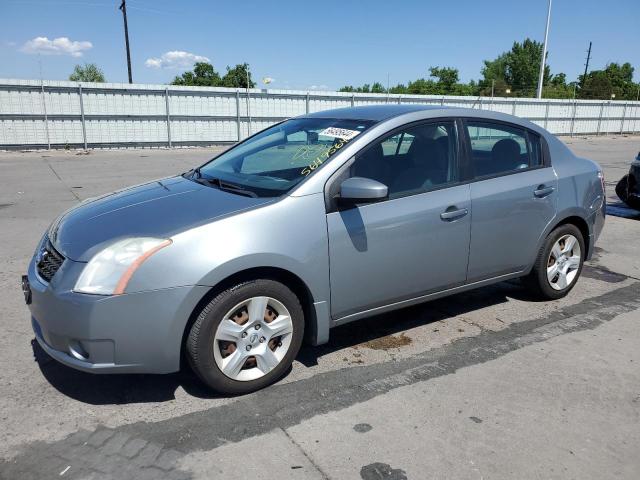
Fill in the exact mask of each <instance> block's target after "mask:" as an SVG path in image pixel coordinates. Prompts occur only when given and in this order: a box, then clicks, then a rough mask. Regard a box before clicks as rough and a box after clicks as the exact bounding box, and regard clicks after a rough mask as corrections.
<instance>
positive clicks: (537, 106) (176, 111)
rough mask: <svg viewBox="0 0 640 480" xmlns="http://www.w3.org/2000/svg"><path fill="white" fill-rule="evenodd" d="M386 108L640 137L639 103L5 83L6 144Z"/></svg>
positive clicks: (94, 141) (169, 136) (180, 139)
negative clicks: (504, 116) (472, 114)
mask: <svg viewBox="0 0 640 480" xmlns="http://www.w3.org/2000/svg"><path fill="white" fill-rule="evenodd" d="M380 103H420V104H437V105H450V106H460V107H471V108H481V109H485V110H495V111H499V112H504V113H509V114H513V115H517V116H519V117H524V118H528V119H529V120H531V121H533V122H535V123H537V124H539V125H541V126H543V127H545V128H547V129H548V130H549V131H551V132H552V133H555V134H558V135H571V134H599V135H607V134H614V133H639V132H640V102H631V101H629V102H626V101H611V102H610V101H601V100H598V101H588V100H577V101H573V100H537V99H530V98H494V99H492V98H490V97H453V96H445V97H439V96H431V95H429V96H424V95H413V96H411V95H386V94H363V93H355V94H351V93H339V92H317V91H311V92H306V91H296V90H260V89H252V90H250V94H249V101H247V91H246V90H243V89H232V88H212V87H180V86H167V85H141V84H134V85H129V84H120V83H76V82H57V81H45V82H42V83H41V82H40V81H37V80H7V79H0V148H42V147H44V148H46V147H48V146H49V145H51V146H52V147H64V146H66V145H68V146H70V147H78V146H79V147H82V146H84V145H85V144H86V145H87V146H88V147H101V146H122V145H125V146H126V145H131V146H135V145H158V146H165V145H169V144H170V143H171V145H172V146H180V145H198V144H215V143H230V142H236V141H238V140H239V139H242V138H245V137H246V136H247V135H248V134H249V133H255V132H257V131H259V130H261V129H263V128H265V127H267V126H269V125H271V124H273V123H275V122H277V121H280V120H282V119H285V118H288V117H293V116H296V115H302V114H304V113H306V112H316V111H320V110H326V109H331V108H339V107H348V106H351V105H368V104H380ZM167 106H168V108H167ZM83 124H84V128H83Z"/></svg>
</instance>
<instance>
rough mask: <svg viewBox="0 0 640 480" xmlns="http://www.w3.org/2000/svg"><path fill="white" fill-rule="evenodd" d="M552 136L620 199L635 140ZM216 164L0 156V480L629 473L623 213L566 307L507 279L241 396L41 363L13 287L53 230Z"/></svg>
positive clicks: (179, 379) (636, 291) (318, 351)
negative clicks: (120, 196)
mask: <svg viewBox="0 0 640 480" xmlns="http://www.w3.org/2000/svg"><path fill="white" fill-rule="evenodd" d="M564 140H565V141H566V143H567V144H569V146H570V148H572V149H573V150H574V151H576V152H577V153H578V154H580V155H581V156H586V157H590V158H593V159H594V160H597V161H598V162H600V164H601V165H602V166H603V167H604V169H605V177H606V180H607V185H608V194H609V195H608V197H609V198H608V201H609V203H610V204H611V205H612V206H614V207H615V206H617V204H618V203H619V202H618V200H617V197H615V193H614V191H613V188H614V186H615V183H616V182H617V180H618V179H619V178H620V177H621V176H622V175H624V174H625V173H626V171H627V170H628V164H629V162H630V161H631V159H632V158H633V157H634V156H635V155H636V154H637V152H638V150H640V137H634V138H632V137H628V138H624V137H606V138H605V137H599V138H573V139H568V138H565V139H564ZM212 151H213V149H180V150H149V149H148V150H111V151H93V152H90V153H88V154H84V153H83V152H77V151H68V152H65V151H59V152H42V151H41V152H26V153H20V152H13V153H2V152H0V239H1V240H2V242H0V287H1V288H0V305H2V307H3V308H2V313H1V314H0V364H1V365H2V367H3V368H2V369H0V385H2V390H1V393H0V478H7V479H18V478H20V479H23V478H36V479H44V478H74V479H76V478H91V479H99V478H117V479H125V478H136V479H143V478H184V479H191V478H194V479H200V478H225V479H236V478H238V479H241V478H242V479H245V478H250V479H257V478H320V479H327V478H330V479H359V478H362V479H365V480H372V479H405V478H407V479H423V478H505V479H512V478H581V479H585V478H593V479H601V478H628V479H637V478H640V457H639V456H638V452H639V451H640V367H639V366H640V349H639V348H638V344H639V343H640V255H639V253H640V249H639V247H638V245H639V240H638V239H639V238H640V221H638V219H639V218H640V213H639V212H634V211H631V210H622V211H623V214H624V215H625V216H628V217H631V218H622V217H616V216H609V217H608V218H607V223H606V226H605V230H604V232H603V234H602V236H601V238H600V240H599V243H598V245H597V250H596V254H595V255H594V258H593V260H592V261H590V262H589V264H588V265H587V266H586V267H585V269H584V271H583V276H582V278H581V279H580V281H579V284H578V285H577V287H576V288H575V289H574V290H573V291H572V292H571V293H570V294H569V296H568V297H567V298H564V299H562V300H559V301H556V302H536V301H534V300H533V299H531V298H530V297H529V296H528V294H527V292H526V290H524V289H523V288H522V287H521V286H520V285H519V284H518V283H517V282H510V283H502V284H498V285H495V286H491V287H487V288H483V289H480V290H476V291H474V292H469V293H464V294H459V295H456V296H453V297H449V298H447V299H442V300H437V301H434V302H431V303H427V304H424V305H422V306H418V307H412V308H408V309H405V310H401V311H398V312H395V313H392V314H387V315H383V316H379V317H375V318H371V319H367V320H364V321H361V322H357V323H353V324H349V325H345V326H343V327H339V328H337V329H335V330H332V334H331V341H330V343H329V344H328V345H324V346H322V347H318V348H312V347H305V348H303V350H302V352H301V354H300V355H299V358H298V359H297V361H296V362H295V364H294V367H293V369H292V371H291V373H290V374H289V375H288V376H287V377H286V378H285V379H283V380H282V381H281V382H280V383H279V384H277V385H275V386H272V387H270V388H268V389H266V390H263V391H261V392H258V393H255V394H252V395H247V396H244V397H236V398H224V397H219V396H216V395H212V394H211V393H209V392H207V391H206V390H204V389H203V388H202V387H201V386H200V385H199V383H198V382H197V380H196V379H195V378H194V377H193V375H191V374H190V373H189V372H181V373H178V374H173V375H164V376H152V375H118V376H92V375H89V374H84V373H80V372H77V371H74V370H71V369H69V368H67V367H64V366H62V365H60V364H58V363H56V362H55V361H53V360H51V359H50V358H48V357H47V355H46V354H45V353H44V352H43V351H42V350H40V348H39V347H38V346H37V345H35V344H34V339H33V333H32V332H31V326H30V322H29V316H28V310H27V308H26V307H25V306H24V302H23V298H22V293H21V291H20V285H19V280H20V275H21V274H23V272H24V270H25V269H26V265H27V263H28V260H29V258H30V257H31V255H32V253H33V249H34V248H35V245H36V243H37V241H38V240H39V238H40V236H41V235H42V233H43V231H44V230H45V229H46V228H47V226H48V225H49V223H50V222H51V220H52V219H53V218H54V217H55V216H57V215H58V214H59V213H60V212H61V211H63V210H65V209H66V208H68V207H70V206H72V205H73V204H75V203H76V202H78V201H79V200H82V199H84V198H88V197H91V196H95V195H98V194H101V193H105V192H108V191H111V190H114V189H116V188H120V187H124V186H126V185H130V184H134V183H139V182H142V181H144V180H147V179H153V178H159V177H162V176H166V175H170V174H173V173H176V172H181V171H185V170H188V169H189V168H191V167H192V166H195V165H197V164H199V163H201V162H202V161H203V160H205V159H207V158H209V157H210V156H212Z"/></svg>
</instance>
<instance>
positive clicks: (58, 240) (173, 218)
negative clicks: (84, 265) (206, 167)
mask: <svg viewBox="0 0 640 480" xmlns="http://www.w3.org/2000/svg"><path fill="white" fill-rule="evenodd" d="M273 200H274V199H273V198H251V197H245V196H242V195H237V194H234V193H230V192H226V191H223V190H219V189H217V188H214V187H208V186H204V185H201V184H199V183H196V182H193V181H191V180H188V179H186V178H184V177H182V176H177V177H170V178H165V179H161V180H156V181H153V182H149V183H144V184H142V185H137V186H135V187H130V188H126V189H124V190H119V191H117V192H113V193H109V194H107V195H103V196H101V197H96V198H90V199H88V200H85V201H84V202H82V203H80V204H79V205H76V206H75V207H73V208H71V209H70V210H67V211H66V212H65V213H63V214H62V215H61V216H60V217H58V219H56V220H55V221H54V222H53V224H52V225H51V227H50V229H49V238H50V240H51V242H52V243H53V246H54V247H55V248H56V250H58V251H59V252H60V253H61V254H63V255H64V256H65V257H67V258H70V259H71V260H75V261H80V262H87V261H89V260H90V259H91V257H92V256H93V255H94V254H95V253H97V252H98V251H100V250H101V249H102V248H104V247H106V246H107V245H108V244H110V243H112V242H113V241H116V240H118V239H122V238H126V237H157V238H169V237H171V236H172V235H175V234H177V233H180V232H183V231H185V230H188V229H190V228H193V227H196V226H199V225H203V224H205V223H209V222H211V221H212V220H213V219H215V218H218V217H221V216H226V215H230V214H233V213H238V212H240V211H242V210H246V209H249V208H253V207H257V206H260V205H263V204H266V203H270V202H272V201H273Z"/></svg>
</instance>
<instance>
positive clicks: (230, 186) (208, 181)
mask: <svg viewBox="0 0 640 480" xmlns="http://www.w3.org/2000/svg"><path fill="white" fill-rule="evenodd" d="M194 173H197V174H198V175H199V176H198V177H197V178H195V179H194V181H196V182H198V183H201V184H202V185H210V186H214V187H217V188H219V189H220V190H225V191H227V192H232V193H237V194H238V195H244V196H246V197H251V198H258V195H257V194H256V193H255V192H252V191H251V190H247V189H245V188H243V187H242V186H240V185H237V184H235V183H231V182H227V181H226V180H220V179H219V178H208V177H203V176H202V174H201V173H200V172H199V171H198V169H196V170H194Z"/></svg>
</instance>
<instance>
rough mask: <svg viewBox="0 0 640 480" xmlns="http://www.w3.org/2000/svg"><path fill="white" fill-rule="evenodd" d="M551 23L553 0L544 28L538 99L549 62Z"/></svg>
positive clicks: (540, 95) (540, 96)
mask: <svg viewBox="0 0 640 480" xmlns="http://www.w3.org/2000/svg"><path fill="white" fill-rule="evenodd" d="M550 21H551V0H549V7H548V9H547V26H546V27H545V28H544V43H543V44H542V59H541V60H540V76H539V77H538V93H537V95H536V97H537V98H542V82H543V81H544V65H545V62H546V61H547V38H548V36H549V22H550Z"/></svg>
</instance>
